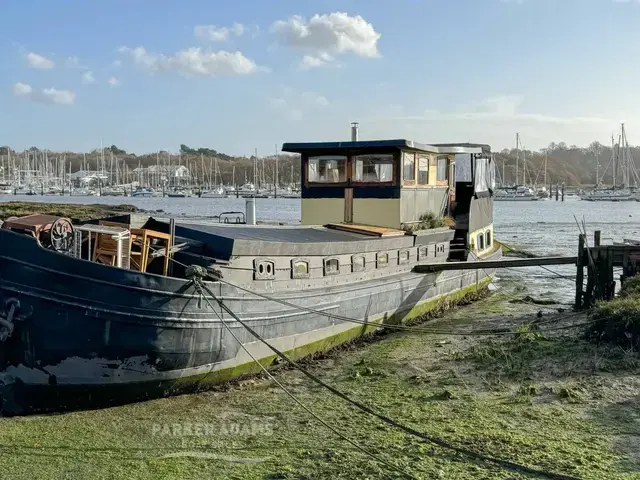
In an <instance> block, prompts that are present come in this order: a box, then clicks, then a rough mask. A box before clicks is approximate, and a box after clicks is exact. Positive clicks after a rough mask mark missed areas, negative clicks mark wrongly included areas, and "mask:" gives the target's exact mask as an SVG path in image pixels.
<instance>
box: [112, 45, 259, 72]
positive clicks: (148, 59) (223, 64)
mask: <svg viewBox="0 0 640 480" xmlns="http://www.w3.org/2000/svg"><path fill="white" fill-rule="evenodd" d="M118 51H119V52H120V53H122V54H125V55H127V56H129V57H130V58H131V59H132V60H133V62H134V63H135V64H136V65H138V66H139V67H142V68H144V69H145V70H148V71H149V72H151V73H158V72H166V71H176V72H179V73H183V74H189V75H200V76H207V77H217V76H220V75H248V74H251V73H254V72H256V71H258V70H259V69H260V67H258V66H257V65H256V64H255V62H254V61H253V60H251V59H250V58H247V57H245V56H244V55H243V54H242V53H241V52H238V51H236V52H227V51H224V50H220V51H218V52H212V51H205V50H202V49H201V48H198V47H191V48H188V49H187V50H182V51H180V52H176V53H174V54H173V55H165V54H161V53H160V54H158V53H151V52H147V51H146V49H145V48H144V47H135V48H130V47H120V48H119V49H118Z"/></svg>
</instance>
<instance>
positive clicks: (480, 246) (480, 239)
mask: <svg viewBox="0 0 640 480" xmlns="http://www.w3.org/2000/svg"><path fill="white" fill-rule="evenodd" d="M478 250H484V235H483V234H482V233H479V234H478Z"/></svg>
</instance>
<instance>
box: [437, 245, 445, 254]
mask: <svg viewBox="0 0 640 480" xmlns="http://www.w3.org/2000/svg"><path fill="white" fill-rule="evenodd" d="M444 251H445V248H444V243H440V244H438V245H436V256H440V255H443V254H444Z"/></svg>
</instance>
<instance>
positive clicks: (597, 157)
mask: <svg viewBox="0 0 640 480" xmlns="http://www.w3.org/2000/svg"><path fill="white" fill-rule="evenodd" d="M598 185H600V145H599V144H598V145H596V188H598Z"/></svg>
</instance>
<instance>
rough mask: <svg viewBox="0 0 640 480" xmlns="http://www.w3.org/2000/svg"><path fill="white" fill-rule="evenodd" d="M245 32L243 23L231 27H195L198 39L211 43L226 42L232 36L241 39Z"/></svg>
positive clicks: (194, 32) (194, 31)
mask: <svg viewBox="0 0 640 480" xmlns="http://www.w3.org/2000/svg"><path fill="white" fill-rule="evenodd" d="M244 32H245V27H244V25H242V24H241V23H234V24H233V25H231V26H230V27H216V26H215V25H196V26H195V27H193V34H194V35H195V36H196V37H199V38H203V39H205V40H209V41H211V42H226V41H227V40H229V37H230V36H231V35H233V36H236V37H239V36H241V35H242V34H243V33H244Z"/></svg>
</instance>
